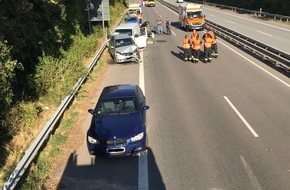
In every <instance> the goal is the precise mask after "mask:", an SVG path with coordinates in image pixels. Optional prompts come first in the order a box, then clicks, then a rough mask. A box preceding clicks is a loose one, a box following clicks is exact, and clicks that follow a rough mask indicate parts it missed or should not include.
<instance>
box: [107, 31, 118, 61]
mask: <svg viewBox="0 0 290 190" xmlns="http://www.w3.org/2000/svg"><path fill="white" fill-rule="evenodd" d="M108 45H109V51H110V53H111V55H112V56H113V57H114V58H115V49H116V48H115V37H114V36H112V37H111V39H110V40H109V44H108Z"/></svg>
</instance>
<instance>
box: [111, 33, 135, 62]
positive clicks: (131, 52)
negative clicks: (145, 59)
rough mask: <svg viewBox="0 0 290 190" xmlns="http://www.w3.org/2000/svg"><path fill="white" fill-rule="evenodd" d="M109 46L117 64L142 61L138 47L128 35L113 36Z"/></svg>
mask: <svg viewBox="0 0 290 190" xmlns="http://www.w3.org/2000/svg"><path fill="white" fill-rule="evenodd" d="M107 46H108V49H109V52H110V54H111V55H112V57H113V59H114V62H115V63H123V62H132V61H133V62H137V63H138V62H139V61H140V53H139V50H138V47H137V45H136V43H135V41H134V40H133V39H132V38H131V37H130V36H129V35H128V34H116V35H112V36H111V37H110V39H109V41H108V43H107Z"/></svg>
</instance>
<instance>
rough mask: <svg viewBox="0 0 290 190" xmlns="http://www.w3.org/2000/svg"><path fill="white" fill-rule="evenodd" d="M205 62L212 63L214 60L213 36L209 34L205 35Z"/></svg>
mask: <svg viewBox="0 0 290 190" xmlns="http://www.w3.org/2000/svg"><path fill="white" fill-rule="evenodd" d="M203 40H204V62H205V63H206V62H211V59H212V55H211V54H212V36H211V35H210V34H209V33H206V34H205V35H204V39H203Z"/></svg>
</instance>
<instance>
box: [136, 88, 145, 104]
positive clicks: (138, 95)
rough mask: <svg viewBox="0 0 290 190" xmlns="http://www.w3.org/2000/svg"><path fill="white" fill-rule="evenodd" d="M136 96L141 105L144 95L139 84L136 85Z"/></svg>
mask: <svg viewBox="0 0 290 190" xmlns="http://www.w3.org/2000/svg"><path fill="white" fill-rule="evenodd" d="M137 98H138V102H139V105H142V103H143V101H144V95H143V92H142V90H141V88H140V87H139V86H138V87H137Z"/></svg>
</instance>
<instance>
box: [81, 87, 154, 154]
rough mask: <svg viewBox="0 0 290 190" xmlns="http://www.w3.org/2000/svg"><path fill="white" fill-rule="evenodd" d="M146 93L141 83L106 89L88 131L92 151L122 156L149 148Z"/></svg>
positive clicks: (88, 143)
mask: <svg viewBox="0 0 290 190" xmlns="http://www.w3.org/2000/svg"><path fill="white" fill-rule="evenodd" d="M148 109H149V106H147V105H146V99H145V96H144V94H143V92H142V90H141V88H140V87H139V86H138V85H133V84H124V85H113V86H107V87H105V88H104V89H103V91H102V93H101V95H100V98H99V100H98V102H97V105H96V107H95V109H89V110H88V112H89V113H91V114H92V115H93V117H92V120H91V125H90V127H89V129H88V131H87V138H86V139H87V146H88V151H89V153H90V154H91V155H104V156H106V157H122V156H128V155H136V154H138V153H140V152H142V151H144V150H146V144H147V134H146V110H148Z"/></svg>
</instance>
